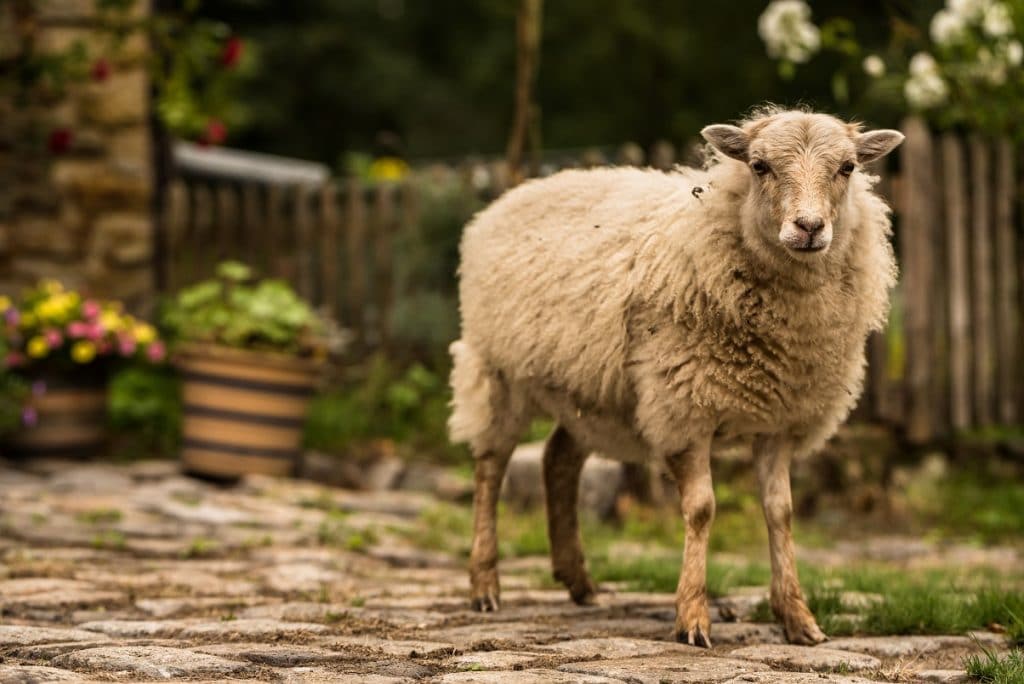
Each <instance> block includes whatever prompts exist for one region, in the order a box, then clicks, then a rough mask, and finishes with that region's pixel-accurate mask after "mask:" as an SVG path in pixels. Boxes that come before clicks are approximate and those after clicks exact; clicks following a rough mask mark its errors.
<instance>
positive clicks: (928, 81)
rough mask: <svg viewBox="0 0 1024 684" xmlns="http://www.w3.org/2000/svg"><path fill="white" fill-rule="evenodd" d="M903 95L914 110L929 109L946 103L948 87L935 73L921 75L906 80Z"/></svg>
mask: <svg viewBox="0 0 1024 684" xmlns="http://www.w3.org/2000/svg"><path fill="white" fill-rule="evenodd" d="M903 94H904V96H906V98H907V102H908V103H909V104H910V106H911V107H913V108H914V109H929V108H931V107H937V106H938V105H941V104H942V103H944V102H945V101H946V98H947V97H948V96H949V87H948V86H947V85H946V82H945V81H943V80H942V76H940V75H939V74H938V73H937V72H928V73H921V74H917V75H913V76H911V77H910V78H908V79H907V82H906V83H904V84H903Z"/></svg>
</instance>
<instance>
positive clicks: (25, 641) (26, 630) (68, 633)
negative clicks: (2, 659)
mask: <svg viewBox="0 0 1024 684" xmlns="http://www.w3.org/2000/svg"><path fill="white" fill-rule="evenodd" d="M61 641H108V637H106V636H104V635H102V634H96V633H94V632H87V631H85V630H81V629H57V628H54V627H29V626H27V625H0V647H7V646H28V645H31V644H49V643H55V642H61Z"/></svg>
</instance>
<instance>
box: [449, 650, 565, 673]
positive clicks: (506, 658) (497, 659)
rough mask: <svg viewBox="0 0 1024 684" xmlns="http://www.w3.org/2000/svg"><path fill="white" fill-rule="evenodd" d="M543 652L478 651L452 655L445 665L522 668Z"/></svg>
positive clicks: (540, 656)
mask: <svg viewBox="0 0 1024 684" xmlns="http://www.w3.org/2000/svg"><path fill="white" fill-rule="evenodd" d="M545 655H546V654H544V653H531V652H530V651H480V652H478V653H466V654H464V655H458V656H452V657H451V658H449V659H448V660H446V661H445V665H447V666H449V667H454V668H456V669H458V670H473V671H479V670H511V669H513V668H522V667H523V666H525V665H526V663H530V662H533V661H535V660H537V659H538V658H543V657H544V656H545Z"/></svg>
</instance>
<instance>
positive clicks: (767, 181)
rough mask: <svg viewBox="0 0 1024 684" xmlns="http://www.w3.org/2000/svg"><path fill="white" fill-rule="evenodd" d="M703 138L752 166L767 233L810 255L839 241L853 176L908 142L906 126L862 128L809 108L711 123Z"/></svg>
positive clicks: (760, 220)
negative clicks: (840, 219)
mask: <svg viewBox="0 0 1024 684" xmlns="http://www.w3.org/2000/svg"><path fill="white" fill-rule="evenodd" d="M701 135H703V136H704V139H705V140H707V141H708V142H709V143H711V145H712V146H714V147H715V148H716V149H717V150H718V151H719V152H721V153H722V154H724V155H726V156H728V157H732V158H733V159H736V160H739V161H741V162H743V163H745V164H746V165H747V166H748V167H749V169H750V173H751V175H752V176H753V179H752V182H751V195H750V203H749V204H750V206H751V207H752V211H753V212H754V213H755V216H754V219H755V221H756V223H757V225H758V226H759V228H760V231H761V232H762V234H763V237H764V238H765V239H768V240H774V239H775V238H776V237H777V240H778V242H777V244H781V245H782V247H783V248H785V249H786V250H787V251H788V252H789V253H791V254H796V255H800V256H802V257H804V258H813V257H812V256H810V255H813V254H814V253H822V252H825V251H827V250H828V248H829V246H830V245H831V244H832V238H833V231H834V230H835V229H836V227H835V224H836V221H837V219H838V217H839V215H840V211H841V209H842V206H843V202H844V200H845V198H846V195H847V189H848V187H849V184H850V176H851V175H853V174H854V173H856V172H857V169H858V168H859V167H860V165H861V164H865V163H867V162H870V161H873V160H875V159H878V158H879V157H882V156H884V155H886V154H888V153H889V152H891V151H892V150H893V149H895V148H896V146H897V145H899V144H900V143H901V142H902V141H903V134H902V133H900V132H899V131H893V130H877V131H870V132H867V133H862V132H861V131H860V128H859V126H857V125H856V124H848V123H845V122H842V121H840V120H838V119H836V118H834V117H831V116H828V115H826V114H813V113H807V112H779V113H774V114H771V115H768V116H763V117H760V118H757V119H754V120H752V121H749V122H748V123H746V124H745V125H743V127H738V126H728V125H723V124H718V125H714V126H708V127H706V128H705V129H704V130H702V131H701ZM840 228H841V227H840Z"/></svg>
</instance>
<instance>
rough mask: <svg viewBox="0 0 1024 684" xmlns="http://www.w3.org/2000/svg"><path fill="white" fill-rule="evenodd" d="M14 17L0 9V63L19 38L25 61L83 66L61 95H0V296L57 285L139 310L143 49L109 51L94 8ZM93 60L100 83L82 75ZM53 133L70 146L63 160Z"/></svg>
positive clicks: (144, 241) (73, 0) (74, 0)
mask: <svg viewBox="0 0 1024 684" xmlns="http://www.w3.org/2000/svg"><path fill="white" fill-rule="evenodd" d="M136 4H137V5H138V8H137V9H135V10H132V11H133V12H135V13H140V12H144V11H146V9H145V8H146V7H147V6H148V3H146V2H144V1H140V2H137V3H136ZM17 5H18V3H17V2H0V46H4V47H3V48H0V59H2V58H3V57H5V56H8V57H9V56H10V55H11V54H12V53H13V52H14V51H15V50H17V49H18V48H17V47H15V46H18V45H23V44H24V43H22V42H20V41H22V40H23V39H24V38H25V37H26V36H30V37H31V40H32V42H33V46H34V47H33V54H38V55H57V54H62V53H66V51H67V50H68V49H70V48H73V47H74V46H76V45H82V46H84V47H85V48H86V51H87V57H85V58H84V60H80V61H83V62H84V63H83V64H81V65H80V66H81V67H82V69H83V71H84V74H79V75H77V76H74V77H73V78H71V79H70V81H71V82H70V83H69V85H68V86H67V87H66V88H64V89H63V90H62V91H59V92H58V91H57V90H55V89H53V88H48V87H46V86H44V85H41V84H38V83H37V84H36V85H34V86H33V87H32V88H30V89H29V90H28V92H22V93H21V94H16V93H15V92H10V89H8V91H0V291H2V292H5V293H8V294H10V293H15V292H17V291H19V290H20V289H21V288H22V287H23V286H24V285H26V284H30V283H32V282H35V281H36V280H37V279H39V278H42V277H47V278H57V279H59V280H61V281H63V282H64V283H65V285H67V286H69V287H74V288H81V289H83V290H84V291H86V292H88V293H90V294H93V295H95V296H101V297H111V298H117V299H121V300H124V301H125V302H126V303H127V304H128V306H129V307H130V308H132V309H134V310H137V311H138V310H144V309H146V308H148V306H149V304H150V302H151V300H152V296H153V292H154V270H153V267H152V264H153V248H154V225H153V218H152V212H151V206H150V203H151V196H152V193H153V185H154V178H153V176H154V174H153V165H152V149H151V136H150V126H149V103H150V98H149V77H148V74H147V72H146V70H145V65H144V61H145V59H146V56H147V51H148V43H147V40H146V38H145V37H144V36H143V35H141V34H140V33H134V34H129V35H128V37H127V38H125V39H124V40H122V41H118V42H116V41H115V40H114V39H113V38H112V35H113V34H112V33H111V32H110V31H108V30H106V29H107V28H108V25H107V22H108V21H109V19H110V17H109V16H106V15H103V16H101V15H100V14H99V13H98V11H97V8H96V0H34V2H30V3H24V4H22V8H24V7H26V6H29V7H31V8H32V13H31V14H30V15H27V18H26V15H24V14H22V15H20V16H19V15H18V14H17V9H16V7H17ZM136 16H137V14H136ZM4 52H7V53H8V54H7V55H5V54H3V53H4ZM101 58H102V59H104V60H105V61H106V63H107V65H108V66H109V69H108V71H109V73H108V74H107V75H105V77H97V75H93V74H90V73H89V72H90V68H91V66H92V65H94V64H95V61H96V60H97V59H101ZM100 76H103V75H100ZM54 131H67V132H68V133H69V134H70V139H69V140H68V142H67V146H66V149H60V148H61V147H63V145H62V144H61V143H62V142H63V140H61V139H60V138H58V139H57V140H53V139H52V137H51V136H53V135H54ZM57 135H58V136H61V135H63V134H62V133H58V134H57Z"/></svg>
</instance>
